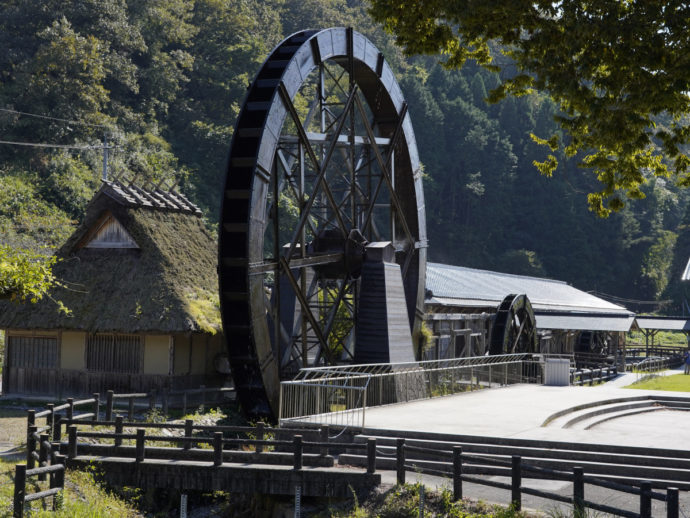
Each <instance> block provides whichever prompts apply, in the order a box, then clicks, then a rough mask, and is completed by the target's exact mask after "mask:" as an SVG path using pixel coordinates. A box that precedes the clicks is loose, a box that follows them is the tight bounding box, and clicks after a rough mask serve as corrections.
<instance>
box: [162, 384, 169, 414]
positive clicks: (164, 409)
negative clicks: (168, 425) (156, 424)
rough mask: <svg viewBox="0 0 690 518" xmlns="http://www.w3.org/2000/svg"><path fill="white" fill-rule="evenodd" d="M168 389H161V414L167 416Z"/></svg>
mask: <svg viewBox="0 0 690 518" xmlns="http://www.w3.org/2000/svg"><path fill="white" fill-rule="evenodd" d="M168 396H169V393H168V390H165V391H163V415H165V416H167V415H168V404H169V402H168Z"/></svg>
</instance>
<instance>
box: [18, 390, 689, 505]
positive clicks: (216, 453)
mask: <svg viewBox="0 0 690 518" xmlns="http://www.w3.org/2000/svg"><path fill="white" fill-rule="evenodd" d="M139 396H141V395H139V394H121V395H116V394H112V393H110V394H109V395H108V396H107V397H106V401H105V407H106V409H105V416H104V417H105V420H100V416H101V409H100V407H101V406H102V405H101V400H100V397H98V396H97V395H94V397H93V398H90V399H86V400H80V401H70V402H68V403H67V404H65V405H60V406H57V407H55V406H49V408H48V409H47V410H44V411H42V412H38V413H36V412H34V411H32V410H30V411H29V412H28V419H27V426H28V429H27V465H26V466H18V467H17V469H18V472H17V473H19V475H18V476H17V477H16V479H15V483H16V485H15V510H14V512H15V516H21V514H17V513H22V512H23V508H24V503H25V502H28V501H31V500H34V499H38V498H45V497H47V496H51V495H55V494H56V493H57V491H58V490H59V489H58V488H59V487H61V486H62V485H63V484H64V479H63V478H61V477H64V466H63V463H65V462H66V463H67V464H68V465H69V461H71V460H75V459H77V458H78V457H79V456H89V455H91V456H95V457H106V456H107V457H120V458H128V459H134V460H135V462H136V463H143V462H144V461H145V460H146V459H150V458H155V459H162V460H169V461H172V462H178V461H180V460H189V461H196V462H198V463H200V465H199V467H198V469H207V468H208V467H218V466H223V465H224V463H227V462H231V463H237V462H244V463H246V462H251V463H257V464H262V463H265V464H284V463H286V462H291V463H292V466H293V468H294V469H295V470H301V469H302V467H303V465H304V464H305V462H306V463H308V464H312V465H318V463H319V462H322V460H323V459H324V458H327V457H329V454H330V453H331V452H343V451H346V450H347V451H365V452H366V473H367V474H373V473H375V472H376V469H377V456H385V455H382V454H381V453H379V452H377V448H376V439H375V438H369V439H368V440H367V442H366V443H365V444H361V443H353V442H350V441H342V442H337V441H335V440H333V439H332V438H331V437H330V436H329V433H330V432H329V427H328V426H322V427H321V428H319V429H304V428H272V427H268V426H265V425H263V424H259V425H257V426H254V427H236V426H204V425H196V424H194V422H193V421H192V420H186V421H185V422H184V423H179V424H172V423H142V422H137V421H127V422H126V421H125V420H124V417H123V416H115V418H114V419H112V416H113V413H114V408H115V402H116V401H118V400H126V401H127V403H128V410H129V409H130V408H131V407H132V403H131V401H133V400H135V399H136V398H139ZM146 396H147V397H148V396H149V395H146ZM149 403H150V400H149ZM83 407H86V410H91V412H84V413H81V414H76V412H75V409H77V408H83ZM60 412H63V413H64V415H62V414H60ZM39 418H45V420H46V424H45V426H43V427H40V428H39V427H38V426H37V425H36V420H37V419H39ZM96 426H97V427H101V428H110V429H111V430H112V431H102V430H101V431H93V430H91V431H84V430H82V428H84V427H90V428H93V427H96ZM127 428H135V433H131V432H129V433H126V429H127ZM63 429H64V432H66V433H67V438H68V440H67V441H63V436H64V433H63ZM160 429H169V430H175V429H177V430H179V431H180V433H181V435H173V436H171V435H156V434H154V433H149V431H150V430H160ZM232 434H235V437H227V436H228V435H232ZM307 436H310V437H312V438H316V439H317V440H308V441H305V440H304V437H307ZM286 437H288V438H289V439H286ZM80 438H82V439H89V440H91V441H93V440H94V439H95V440H97V441H98V442H99V443H98V444H89V443H86V442H84V441H82V442H80V441H79V439H80ZM50 439H52V441H53V442H52V443H51V441H50ZM161 443H163V445H162V446H161ZM450 446H452V445H450ZM58 448H60V451H61V452H62V453H66V457H67V459H66V460H64V461H63V460H62V459H60V458H59V457H58V456H57V455H56V454H55V452H56V451H57V449H58ZM406 451H408V452H423V453H425V454H428V455H430V456H433V457H435V458H438V459H440V462H439V463H438V464H436V465H435V466H434V468H431V467H429V466H428V465H425V464H424V462H423V461H415V460H411V459H406ZM91 458H93V457H91ZM56 459H59V460H56ZM330 460H331V462H332V457H331V458H330ZM477 462H481V463H482V464H485V465H489V466H495V467H496V470H497V472H498V471H501V472H505V471H506V470H509V472H510V475H511V483H510V484H505V483H501V482H497V481H495V480H491V479H488V478H480V477H477V476H471V475H467V474H466V473H463V463H467V464H468V465H471V464H472V463H477ZM36 463H39V464H40V467H38V468H35V464H36ZM51 463H52V464H51ZM164 465H165V463H161V466H164ZM60 466H63V467H60ZM395 466H396V471H397V480H398V482H399V483H404V482H405V474H406V472H407V471H413V472H415V473H422V474H429V475H436V476H446V477H451V479H452V481H453V489H454V497H455V498H456V499H459V498H462V496H463V482H471V483H475V484H481V485H485V486H490V487H496V488H500V489H506V490H509V491H510V492H511V503H512V504H513V505H515V506H516V507H517V508H518V509H519V508H520V506H521V500H522V495H523V494H529V495H534V496H538V497H541V498H546V499H549V500H553V501H556V502H563V503H568V504H572V505H573V507H574V509H575V514H576V516H578V515H582V512H583V510H584V509H585V508H589V509H593V510H595V511H599V512H604V513H610V514H614V515H617V516H624V517H629V518H637V517H640V518H648V517H651V502H652V500H653V499H656V500H661V501H664V502H666V507H667V516H668V517H669V518H677V517H678V516H679V514H678V513H679V506H678V489H677V488H675V487H668V488H667V490H666V493H662V492H659V491H653V490H652V487H651V483H650V482H647V481H642V482H641V483H640V484H639V486H636V485H628V484H624V483H621V482H618V481H612V480H606V479H603V478H599V477H593V476H587V475H585V473H584V471H583V469H582V467H574V468H573V469H572V472H567V471H563V470H555V469H547V468H543V467H538V466H532V465H529V464H526V463H524V462H523V461H522V457H521V456H519V455H512V456H511V459H510V460H507V459H497V458H492V457H488V456H483V455H475V454H473V455H470V454H465V453H463V451H462V447H461V446H457V445H455V446H452V450H451V451H449V450H448V449H436V448H429V447H421V446H413V445H409V444H406V443H405V439H397V442H396V453H395ZM22 471H24V475H25V476H22V475H21V472H22ZM47 474H50V475H51V489H50V490H48V491H44V492H39V493H35V494H34V495H29V496H26V495H25V481H26V477H27V476H33V475H37V476H39V477H41V476H43V477H45V476H46V475H47ZM527 474H533V475H535V478H544V479H552V480H570V481H572V482H573V495H572V497H565V496H563V495H559V494H556V493H551V492H548V491H541V490H537V489H533V488H528V487H524V486H523V485H522V477H523V476H525V475H527ZM585 484H590V485H594V486H599V487H603V488H608V489H611V490H616V491H621V492H624V493H627V494H631V495H637V496H639V501H640V504H639V513H634V512H630V511H627V510H624V509H620V508H616V507H612V506H609V505H605V504H601V503H596V502H592V501H589V500H586V498H585ZM54 490H55V491H54Z"/></svg>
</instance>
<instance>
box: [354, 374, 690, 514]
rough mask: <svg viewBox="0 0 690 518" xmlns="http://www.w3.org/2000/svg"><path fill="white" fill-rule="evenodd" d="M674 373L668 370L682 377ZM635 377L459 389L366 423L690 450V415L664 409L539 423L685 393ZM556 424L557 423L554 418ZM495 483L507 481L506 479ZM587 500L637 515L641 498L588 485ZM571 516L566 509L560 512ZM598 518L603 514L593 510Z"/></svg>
mask: <svg viewBox="0 0 690 518" xmlns="http://www.w3.org/2000/svg"><path fill="white" fill-rule="evenodd" d="M681 372H682V369H681V370H670V371H667V372H665V373H662V374H664V375H668V374H678V373H681ZM637 378H638V375H637V374H631V373H626V374H623V375H620V376H619V377H618V378H617V379H615V380H613V381H611V382H608V383H604V384H600V385H597V386H593V387H588V386H585V387H546V386H541V385H515V386H511V387H505V388H498V389H492V390H481V391H477V392H472V393H465V394H457V395H453V396H445V397H440V398H435V399H428V400H422V401H415V402H411V403H401V404H397V405H389V406H386V407H377V408H371V409H367V412H366V423H365V426H366V428H374V429H376V428H380V429H387V430H409V431H423V432H435V433H449V434H464V435H481V436H490V437H515V438H524V439H536V440H539V439H543V440H552V441H568V442H576V443H593V444H620V445H630V446H641V447H645V446H646V447H661V448H664V447H667V448H671V449H673V448H678V449H687V448H690V412H684V411H671V410H660V411H655V412H650V413H644V414H638V415H633V416H627V417H621V418H618V419H613V420H611V421H607V422H604V423H601V424H599V425H597V426H595V427H594V428H592V429H590V430H576V429H565V428H561V427H560V426H558V425H552V426H547V427H544V426H542V424H543V423H544V421H545V420H546V419H547V418H548V417H549V416H551V415H552V414H553V413H555V412H557V411H560V410H564V409H566V408H570V407H574V406H576V405H580V404H583V403H591V402H595V401H600V400H606V399H611V398H619V397H634V396H641V395H644V394H656V395H665V396H676V397H678V396H684V395H687V396H688V397H690V394H685V393H681V392H665V391H646V390H631V389H625V388H623V387H625V386H627V385H630V384H631V383H634V382H635V381H636V380H637ZM554 423H555V422H554ZM407 477H408V482H413V483H414V482H417V481H422V482H423V483H424V484H425V485H427V486H430V487H442V486H446V487H449V484H450V481H449V480H448V479H444V478H439V477H431V476H426V475H425V476H423V477H422V476H419V475H415V474H412V473H408V475H407ZM490 478H491V479H493V480H497V481H501V482H509V480H506V479H503V478H501V477H490ZM383 481H384V483H390V484H394V483H395V473H392V472H386V474H384V477H383ZM523 484H524V485H527V486H530V487H534V488H536V489H541V490H546V491H553V492H556V493H558V494H561V495H563V496H568V497H570V496H572V484H571V483H570V482H561V481H544V480H530V479H525V480H524V481H523ZM585 495H586V498H587V499H588V500H592V501H595V502H600V503H606V504H608V505H613V506H616V507H621V508H625V509H628V510H630V511H633V512H639V499H638V497H634V496H632V495H627V494H624V493H620V492H615V491H610V490H606V489H603V488H598V487H593V486H586V489H585ZM465 496H467V497H470V498H474V499H482V500H486V501H488V502H494V503H500V504H507V503H508V502H509V500H510V494H509V492H507V491H504V490H500V489H493V488H490V487H487V486H482V485H476V484H466V485H465ZM680 504H681V516H690V492H685V491H682V492H681V493H680ZM523 506H524V507H525V508H529V509H537V510H541V511H544V512H546V513H547V515H550V516H560V515H564V516H568V514H567V513H568V509H569V507H570V506H566V505H564V504H558V503H556V502H554V501H550V500H544V499H541V498H536V497H530V496H524V497H523ZM562 513H566V514H562ZM592 515H593V516H605V515H603V514H602V513H593V514H592ZM652 515H653V516H655V517H657V516H666V510H665V503H663V502H658V501H654V504H653V510H652Z"/></svg>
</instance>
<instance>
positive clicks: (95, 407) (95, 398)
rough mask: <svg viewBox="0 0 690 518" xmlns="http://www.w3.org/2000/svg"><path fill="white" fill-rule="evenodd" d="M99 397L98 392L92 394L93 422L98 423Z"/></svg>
mask: <svg viewBox="0 0 690 518" xmlns="http://www.w3.org/2000/svg"><path fill="white" fill-rule="evenodd" d="M100 407H101V395H100V394H99V393H98V392H94V393H93V420H94V421H98V418H99V417H100V415H99V414H100Z"/></svg>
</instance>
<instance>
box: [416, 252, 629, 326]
mask: <svg viewBox="0 0 690 518" xmlns="http://www.w3.org/2000/svg"><path fill="white" fill-rule="evenodd" d="M426 288H427V290H430V291H431V298H432V300H439V301H445V302H446V303H449V304H448V305H462V304H463V303H468V302H471V304H468V305H470V306H472V307H474V306H482V305H484V306H486V305H490V306H498V304H500V302H501V301H502V300H503V299H504V298H505V297H506V295H509V294H511V293H516V294H522V293H524V294H526V295H527V297H528V298H529V300H530V302H531V303H532V307H533V308H534V310H535V313H540V312H546V311H558V312H580V313H605V314H620V315H624V316H626V317H627V316H632V315H633V313H632V312H631V311H628V310H627V309H626V308H624V307H623V306H619V305H617V304H613V303H611V302H608V301H606V300H603V299H600V298H599V297H595V296H594V295H590V294H589V293H586V292H584V291H580V290H578V289H577V288H574V287H572V286H570V285H569V284H567V283H565V282H563V281H555V280H551V279H542V278H539V277H528V276H525V275H513V274H508V273H499V272H491V271H487V270H476V269H474V268H465V267H462V266H450V265H446V264H439V263H427V269H426ZM427 298H429V297H427ZM440 303H444V302H440ZM538 327H540V326H539V325H538ZM568 329H572V328H570V327H568ZM587 329H590V328H587Z"/></svg>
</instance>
